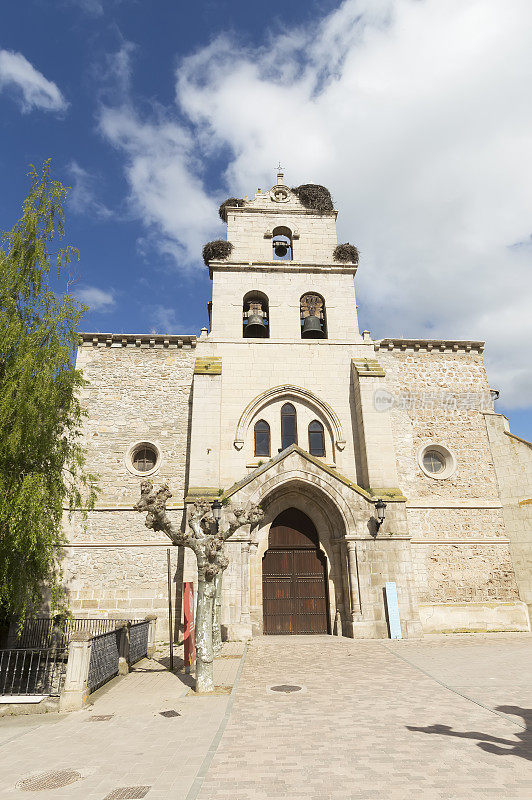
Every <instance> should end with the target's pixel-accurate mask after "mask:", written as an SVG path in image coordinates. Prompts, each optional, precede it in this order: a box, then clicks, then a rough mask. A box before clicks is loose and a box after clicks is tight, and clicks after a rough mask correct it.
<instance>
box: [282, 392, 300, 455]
mask: <svg viewBox="0 0 532 800" xmlns="http://www.w3.org/2000/svg"><path fill="white" fill-rule="evenodd" d="M281 443H282V449H283V450H286V448H287V447H290V445H291V444H297V418H296V410H295V408H294V406H293V405H292V403H285V404H284V406H283V407H282V408H281Z"/></svg>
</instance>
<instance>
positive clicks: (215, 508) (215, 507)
mask: <svg viewBox="0 0 532 800" xmlns="http://www.w3.org/2000/svg"><path fill="white" fill-rule="evenodd" d="M211 509H212V515H213V517H214V521H215V522H216V530H218V528H219V526H220V520H221V518H222V504H221V503H220V501H219V500H218V498H216V500H215V501H214V503H213V504H212V506H211Z"/></svg>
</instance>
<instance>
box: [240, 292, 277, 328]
mask: <svg viewBox="0 0 532 800" xmlns="http://www.w3.org/2000/svg"><path fill="white" fill-rule="evenodd" d="M242 318H243V326H244V331H243V333H244V336H245V337H246V338H247V339H267V338H268V337H269V336H270V325H269V314H268V298H267V297H266V295H265V294H263V293H262V292H248V293H247V294H246V295H245V296H244V302H243V308H242Z"/></svg>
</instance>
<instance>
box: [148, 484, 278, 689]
mask: <svg viewBox="0 0 532 800" xmlns="http://www.w3.org/2000/svg"><path fill="white" fill-rule="evenodd" d="M171 496H172V493H171V492H170V490H169V488H168V486H167V485H166V484H164V485H163V486H161V488H160V489H159V490H158V491H153V484H152V483H151V481H143V482H142V484H141V487H140V500H139V502H138V503H137V504H136V506H135V510H136V511H140V512H143V511H146V512H147V513H146V523H145V524H146V527H147V528H151V529H152V530H154V531H163V532H164V533H165V534H166V535H167V536H168V537H169V538H170V539H171V541H172V542H173V544H175V545H183V546H184V547H190V549H191V550H193V551H194V553H195V554H196V561H197V564H198V592H197V611H196V691H197V692H212V691H213V690H214V681H213V658H214V654H215V652H217V651H218V650H219V648H220V647H221V627H220V606H221V588H222V576H223V572H224V570H225V569H226V567H227V565H228V564H229V559H228V558H227V555H226V554H225V552H224V550H225V548H224V543H225V541H226V540H227V539H228V538H229V537H230V536H231V535H232V534H233V533H234V532H235V531H236V530H238V528H241V527H242V526H243V525H250V526H251V528H254V527H255V526H256V525H258V523H259V522H260V520H261V519H262V518H263V516H264V514H263V512H262V509H261V508H260V507H259V506H250V507H248V508H247V509H243V508H235V507H233V506H232V505H230V504H227V505H225V506H224V507H223V512H222V518H221V519H220V521H219V522H218V523H217V522H216V520H215V519H214V516H213V513H212V509H211V506H210V505H209V503H206V502H198V503H193V504H192V506H191V507H190V508H189V511H188V516H187V521H186V528H185V530H181V529H179V528H176V526H175V525H174V524H173V523H172V521H171V520H170V518H169V516H168V513H167V510H166V503H167V501H168V500H169V498H170V497H171Z"/></svg>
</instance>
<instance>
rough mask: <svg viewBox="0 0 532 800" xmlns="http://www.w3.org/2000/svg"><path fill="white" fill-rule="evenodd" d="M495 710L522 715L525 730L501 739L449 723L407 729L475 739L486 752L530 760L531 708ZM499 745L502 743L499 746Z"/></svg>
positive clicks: (502, 708)
mask: <svg viewBox="0 0 532 800" xmlns="http://www.w3.org/2000/svg"><path fill="white" fill-rule="evenodd" d="M495 711H499V712H500V713H501V714H515V715H516V716H519V717H522V718H523V722H524V723H525V726H526V728H525V730H524V731H522V732H521V733H516V734H514V735H515V736H516V738H517V740H519V741H516V739H501V738H499V737H498V736H491V735H490V734H489V733H481V732H480V731H454V730H453V729H452V728H451V727H450V726H449V725H427V727H426V728H417V727H415V726H414V725H407V726H406V727H407V729H408V730H409V731H420V732H421V733H437V734H439V735H440V736H455V737H457V738H458V739H477V740H478V741H477V744H478V747H480V748H481V749H482V750H484V751H485V752H486V753H493V754H495V755H498V756H519V757H520V758H526V759H527V760H528V761H532V709H528V708H520V707H519V706H496V708H495ZM500 745H504V747H501V746H500Z"/></svg>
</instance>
